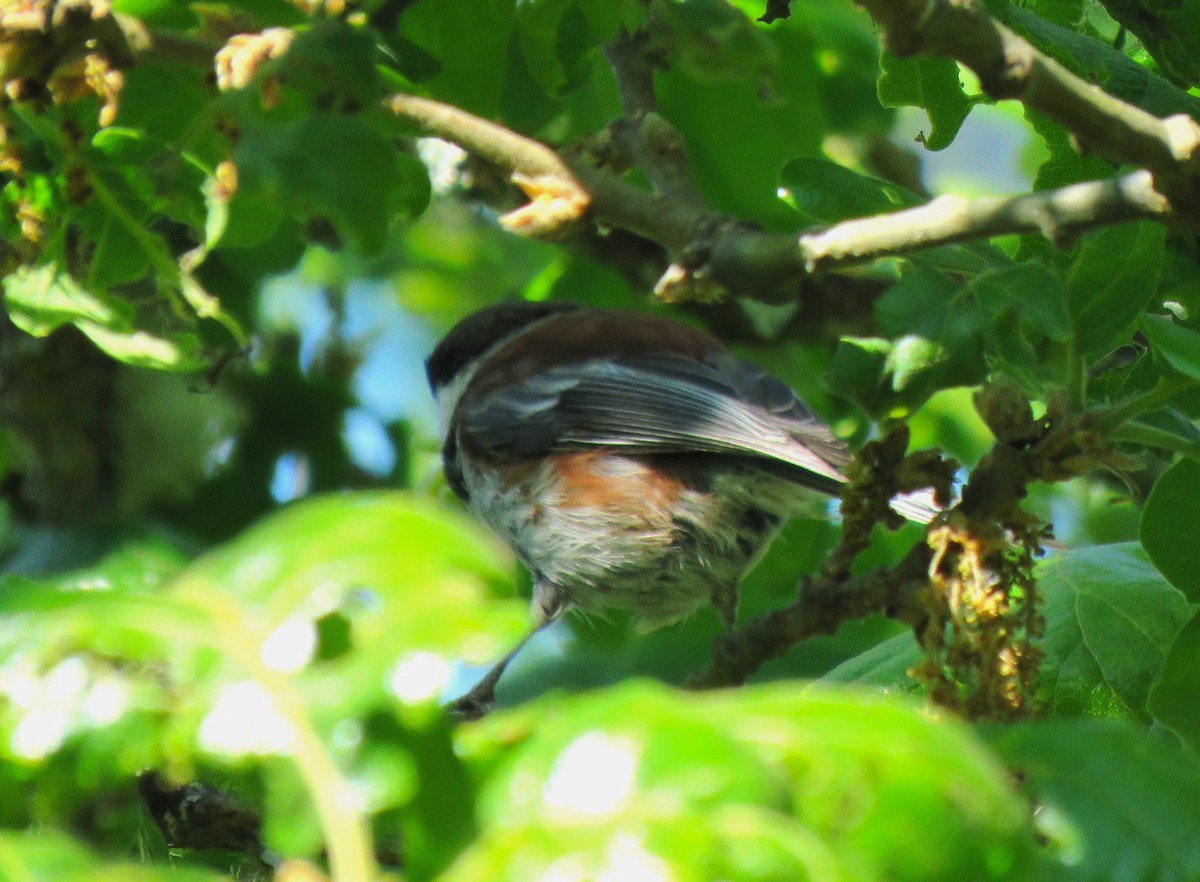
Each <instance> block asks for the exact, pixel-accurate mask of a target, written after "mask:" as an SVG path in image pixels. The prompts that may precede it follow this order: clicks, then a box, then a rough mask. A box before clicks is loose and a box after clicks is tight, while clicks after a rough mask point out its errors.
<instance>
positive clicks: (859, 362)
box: [827, 337, 892, 416]
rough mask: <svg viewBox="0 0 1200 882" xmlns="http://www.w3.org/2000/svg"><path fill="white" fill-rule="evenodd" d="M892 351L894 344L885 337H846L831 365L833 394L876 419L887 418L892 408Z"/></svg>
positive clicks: (830, 388)
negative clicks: (889, 370)
mask: <svg viewBox="0 0 1200 882" xmlns="http://www.w3.org/2000/svg"><path fill="white" fill-rule="evenodd" d="M891 351H892V343H891V341H890V340H885V339H883V338H881V337H842V338H841V339H840V340H838V345H837V349H836V350H835V351H834V353H833V359H832V360H831V361H830V363H829V371H828V374H827V380H828V382H829V390H830V391H831V392H833V393H835V394H837V395H841V396H843V397H845V398H848V399H849V400H851V401H853V402H854V403H856V404H857V405H859V407H861V408H862V409H863V410H865V411H866V412H867V413H868V414H871V415H872V416H881V415H883V414H884V413H886V412H887V410H888V408H889V407H890V406H891V404H892V396H891V395H890V394H889V392H888V387H887V377H886V368H887V359H888V355H889V354H890V353H891Z"/></svg>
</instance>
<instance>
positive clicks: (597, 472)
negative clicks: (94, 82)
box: [426, 302, 934, 712]
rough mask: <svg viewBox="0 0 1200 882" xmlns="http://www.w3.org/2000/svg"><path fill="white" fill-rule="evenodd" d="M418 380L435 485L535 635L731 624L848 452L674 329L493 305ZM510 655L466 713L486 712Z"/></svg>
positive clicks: (773, 382) (439, 351)
mask: <svg viewBox="0 0 1200 882" xmlns="http://www.w3.org/2000/svg"><path fill="white" fill-rule="evenodd" d="M426 372H427V374H428V377H429V383H430V385H431V386H432V388H433V392H434V397H435V398H436V399H437V401H438V405H439V407H440V409H441V414H442V444H443V446H442V457H443V464H444V467H445V472H446V480H447V482H448V483H449V485H450V487H451V488H452V489H453V490H454V492H455V493H457V494H458V495H459V496H460V497H462V498H463V499H464V500H465V501H466V502H467V504H468V505H469V506H470V508H471V510H472V511H473V512H474V513H475V514H476V515H477V516H478V517H480V518H481V519H482V520H484V521H486V522H487V523H488V525H489V526H490V527H491V528H492V529H493V530H494V531H495V532H496V533H498V534H499V535H500V536H501V538H503V539H504V541H505V542H507V543H508V544H509V545H510V546H511V547H512V549H513V550H514V551H515V552H516V554H517V556H518V557H519V558H520V559H521V561H522V562H523V563H524V564H525V566H527V567H528V568H529V570H530V572H531V573H532V575H533V584H534V588H533V617H534V625H535V627H534V631H536V630H537V628H539V627H541V626H542V625H544V624H545V623H546V622H549V621H551V620H553V619H554V618H555V617H556V616H557V615H559V613H561V612H562V611H563V610H565V609H568V608H576V609H580V610H583V611H600V610H605V609H628V610H632V611H633V613H634V614H635V616H636V618H637V619H638V621H639V623H640V624H641V625H642V626H643V627H645V628H646V629H652V628H655V627H658V626H661V625H665V624H667V623H669V622H673V621H676V620H678V619H681V618H684V617H686V616H688V615H690V614H691V613H693V612H694V611H695V610H696V609H698V608H699V607H701V606H702V605H704V604H706V603H712V604H713V606H715V607H716V611H717V614H718V615H719V616H720V618H721V620H722V621H723V622H724V623H725V625H726V626H727V627H732V625H733V619H734V614H735V611H736V607H737V593H738V582H739V580H740V578H741V576H742V574H743V573H744V572H745V571H746V569H747V568H748V567H749V565H750V564H751V563H752V562H753V561H754V559H755V557H756V555H757V554H758V552H759V551H760V550H761V549H762V548H763V547H764V546H765V545H766V543H767V540H768V539H770V537H771V536H772V534H773V533H774V532H775V531H776V530H777V529H778V527H779V526H780V524H781V523H782V522H783V521H784V520H785V519H786V518H787V517H788V516H789V515H791V514H795V513H798V512H800V511H803V510H804V508H805V507H806V501H807V503H808V506H807V507H809V508H811V498H812V497H813V496H814V495H815V494H811V493H805V492H804V491H803V489H802V488H809V489H811V490H817V491H819V492H820V493H822V494H826V495H836V494H837V493H838V490H839V488H840V486H841V485H842V484H843V483H844V482H845V478H844V476H843V474H842V471H841V470H842V468H843V467H844V466H845V465H846V463H847V461H848V459H849V454H848V452H847V449H846V447H845V445H843V444H842V442H841V441H839V440H838V439H837V438H836V437H834V435H833V434H832V433H831V432H830V431H829V429H828V428H827V427H826V426H825V425H824V424H823V423H822V422H821V421H820V420H819V419H818V418H817V417H816V416H815V415H814V414H813V413H812V412H811V411H810V410H809V409H808V408H807V407H805V405H804V404H803V403H802V402H801V401H800V400H799V399H798V398H797V397H796V395H795V393H794V392H792V390H791V389H790V388H789V387H788V386H787V385H786V384H784V383H783V382H782V381H781V380H779V379H777V378H775V377H773V376H771V375H770V374H767V373H765V372H764V371H762V370H761V369H760V368H758V367H756V366H754V365H753V364H750V363H749V362H746V361H743V360H741V359H739V358H736V357H734V356H733V355H731V354H730V353H729V352H728V351H727V350H726V349H725V347H724V346H723V345H721V343H720V342H719V341H718V340H717V339H716V338H715V337H713V336H711V335H709V334H707V333H705V332H703V331H700V330H697V329H695V328H692V327H689V326H687V325H684V324H681V323H679V322H676V321H672V320H670V319H666V318H660V317H657V316H652V315H647V314H643V313H635V312H616V311H608V310H600V309H589V308H583V307H580V306H578V305H576V304H572V303H564V302H545V303H525V302H516V303H504V304H501V305H499V306H492V307H489V308H487V309H483V310H481V311H479V312H476V313H474V314H473V315H470V316H468V317H467V318H465V319H463V320H462V321H461V322H459V323H458V325H456V326H455V327H454V329H453V330H451V331H450V333H449V334H447V335H446V337H445V338H444V339H443V340H442V341H441V343H439V344H438V346H437V348H436V349H435V350H434V351H433V354H432V355H430V357H429V359H428V361H427V362H426ZM805 497H808V500H806V498H805ZM893 507H894V508H895V509H896V510H897V511H899V512H900V513H901V514H903V515H905V516H906V517H910V518H912V519H915V520H920V521H928V520H929V519H930V517H931V516H932V514H933V513H934V511H933V509H931V508H929V507H928V506H927V505H925V504H924V503H921V502H919V501H915V500H911V499H905V498H904V497H898V498H897V499H895V500H894V501H893ZM522 643H524V641H522ZM519 649H520V646H518V647H517V649H515V650H514V651H513V652H512V653H510V654H509V655H508V656H507V657H506V658H505V659H504V660H503V661H501V662H500V663H499V664H498V665H497V667H496V668H494V669H493V671H492V672H491V673H490V674H489V675H488V676H487V677H485V678H484V681H482V682H481V683H480V685H479V686H477V687H476V688H475V689H474V690H472V692H471V693H469V694H468V696H467V697H466V698H465V699H464V700H463V701H465V702H466V706H464V705H463V704H460V705H459V709H460V710H464V709H465V710H466V711H467V712H473V711H474V710H477V709H478V707H477V706H478V705H480V704H486V703H488V702H490V700H491V698H492V691H493V689H494V687H495V684H496V682H497V681H498V679H499V676H500V673H501V672H502V671H503V668H504V666H505V664H507V662H508V661H509V660H510V659H511V658H512V656H513V655H515V653H516V651H517V650H519Z"/></svg>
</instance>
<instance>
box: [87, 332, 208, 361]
mask: <svg viewBox="0 0 1200 882" xmlns="http://www.w3.org/2000/svg"><path fill="white" fill-rule="evenodd" d="M75 326H76V327H78V328H79V330H81V331H83V333H85V334H86V335H87V336H88V338H89V339H90V340H91V341H92V342H93V343H95V344H96V345H97V346H99V347H100V348H101V349H103V350H104V351H105V352H107V353H108V354H109V355H111V356H112V357H113V358H115V359H117V361H123V362H125V363H126V364H132V365H135V366H137V367H144V368H153V369H155V370H162V371H196V370H200V369H201V368H203V367H205V366H206V365H207V364H208V360H207V359H206V358H205V355H204V349H203V347H202V346H201V345H200V338H199V337H198V336H197V335H196V334H191V333H180V334H174V335H172V336H170V337H166V336H160V335H157V334H151V333H149V332H147V331H113V330H110V329H109V328H106V327H104V326H103V325H98V324H95V323H94V322H86V321H78V322H76V323H75Z"/></svg>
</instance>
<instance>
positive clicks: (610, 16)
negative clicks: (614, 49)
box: [516, 0, 637, 95]
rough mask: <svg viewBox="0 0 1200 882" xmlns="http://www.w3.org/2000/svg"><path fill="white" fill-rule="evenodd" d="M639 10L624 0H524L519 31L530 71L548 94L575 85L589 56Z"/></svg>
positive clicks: (519, 14)
mask: <svg viewBox="0 0 1200 882" xmlns="http://www.w3.org/2000/svg"><path fill="white" fill-rule="evenodd" d="M636 12H637V7H636V5H635V4H630V3H627V2H625V0H519V2H518V3H517V18H516V25H517V35H518V37H519V38H520V43H521V51H522V52H523V53H524V56H525V61H526V63H527V64H528V67H529V72H530V74H532V76H533V78H534V80H536V81H537V83H538V85H539V86H540V87H541V88H542V90H543V91H545V92H546V93H547V94H548V95H558V94H559V93H560V92H562V91H563V90H564V89H566V88H570V87H571V86H572V85H575V84H576V83H577V82H578V81H579V79H580V78H581V75H582V70H581V66H582V64H583V61H584V58H585V57H586V56H587V55H590V54H595V50H596V49H597V47H599V46H600V44H602V43H605V42H607V41H608V40H611V39H612V38H613V36H615V35H616V33H617V29H618V28H619V27H620V26H621V23H622V21H623V20H631V19H633V18H634V14H635V13H636ZM632 29H633V28H632V27H631V30H632Z"/></svg>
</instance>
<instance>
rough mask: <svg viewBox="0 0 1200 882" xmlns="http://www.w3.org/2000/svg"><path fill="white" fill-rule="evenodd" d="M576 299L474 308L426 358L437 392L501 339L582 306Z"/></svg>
mask: <svg viewBox="0 0 1200 882" xmlns="http://www.w3.org/2000/svg"><path fill="white" fill-rule="evenodd" d="M581 308H582V307H581V306H580V305H579V304H577V303H568V302H565V301H561V300H560V301H543V302H540V303H531V302H529V301H525V300H518V301H512V302H508V303H499V304H497V305H495V306H489V307H487V308H485V309H481V310H479V311H478V312H473V313H471V314H470V315H469V316H467V317H466V318H464V319H463V320H462V321H460V322H459V323H458V324H457V325H455V326H454V327H453V328H452V329H451V330H450V333H448V334H447V335H446V336H445V337H443V338H442V342H440V343H439V344H438V345H437V347H436V348H435V349H434V350H433V352H432V353H431V354H430V356H429V358H427V359H426V360H425V376H426V377H428V378H429V385H430V387H431V388H432V389H433V390H434V391H435V392H436V391H437V390H438V389H441V388H443V387H444V386H446V384H448V383H450V382H451V381H452V380H453V379H454V378H455V377H456V376H457V375H458V374H459V372H460V371H462V370H463V368H465V367H466V366H467V365H469V364H470V363H471V362H472V361H474V360H475V359H476V358H478V357H479V356H481V355H483V353H485V352H487V351H488V349H490V348H491V346H492V345H493V344H494V343H495V342H496V341H498V340H502V339H503V338H505V337H507V336H509V335H510V334H513V333H515V332H517V331H520V330H521V329H523V328H525V327H528V326H529V325H532V324H534V323H535V322H539V321H541V320H542V319H546V318H549V317H550V316H553V315H558V314H560V313H564V312H571V311H572V310H576V309H581Z"/></svg>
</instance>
